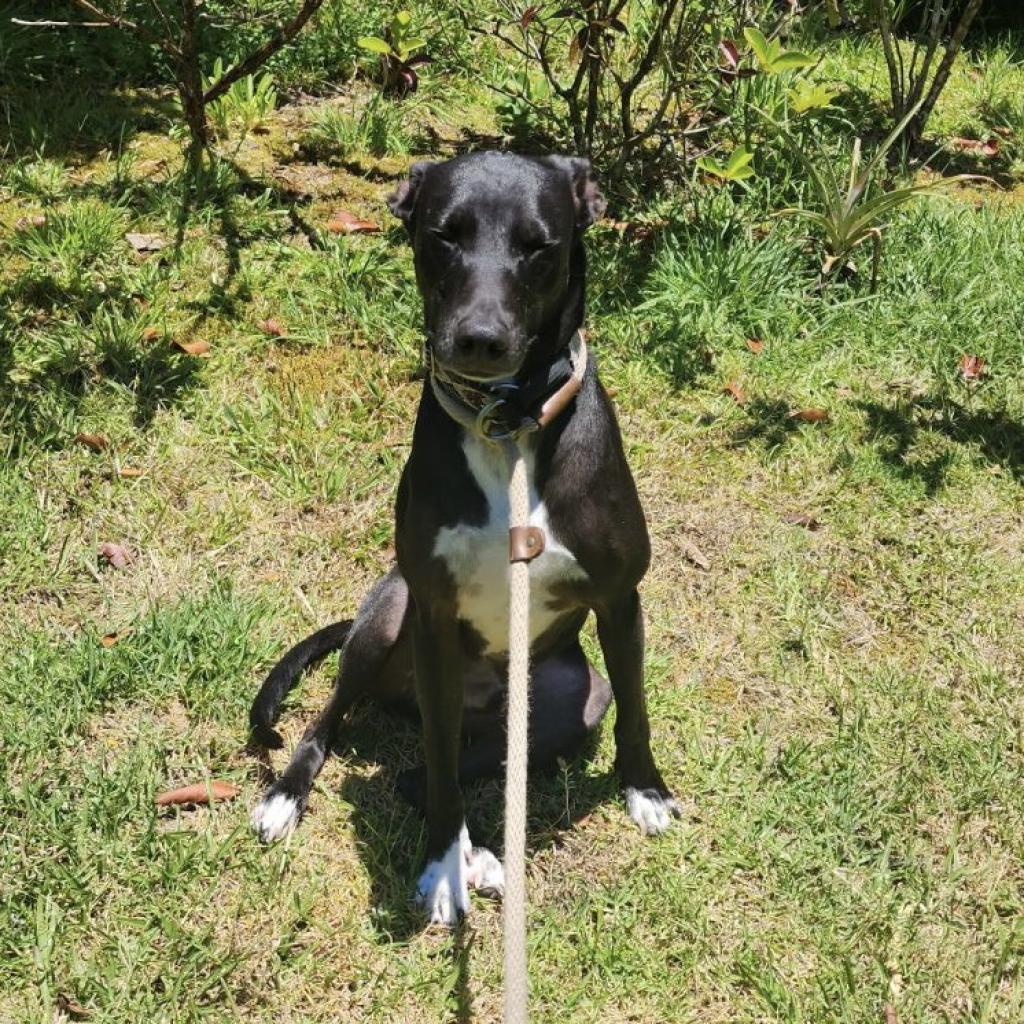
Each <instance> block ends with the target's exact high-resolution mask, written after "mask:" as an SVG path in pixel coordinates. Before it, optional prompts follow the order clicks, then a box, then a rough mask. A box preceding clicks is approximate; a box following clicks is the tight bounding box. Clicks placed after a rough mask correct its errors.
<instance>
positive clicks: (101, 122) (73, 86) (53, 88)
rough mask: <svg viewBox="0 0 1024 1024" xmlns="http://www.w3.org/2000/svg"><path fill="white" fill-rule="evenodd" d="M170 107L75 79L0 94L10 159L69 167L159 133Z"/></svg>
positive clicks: (161, 99)
mask: <svg viewBox="0 0 1024 1024" xmlns="http://www.w3.org/2000/svg"><path fill="white" fill-rule="evenodd" d="M173 116H174V104H173V102H172V101H171V100H170V99H168V98H165V97H161V96H158V95H156V94H154V93H150V92H129V91H126V90H122V89H115V88H113V87H112V88H109V89H98V88H96V87H94V86H90V85H89V84H88V83H84V82H82V81H80V80H77V79H63V80H60V81H56V82H53V83H46V82H41V81H38V80H35V81H32V82H31V84H27V85H17V86H15V87H14V88H12V89H11V90H10V91H9V92H7V93H6V94H4V93H3V92H2V91H0V123H3V124H4V125H5V127H6V128H8V129H9V133H10V138H9V142H10V146H11V153H12V154H13V155H15V156H18V155H24V154H30V153H42V154H43V155H45V156H47V157H49V158H51V159H67V160H70V162H72V163H76V162H80V161H88V160H91V159H93V158H94V157H96V156H98V155H99V154H100V153H102V152H103V151H104V150H111V151H116V150H117V149H119V148H121V147H123V146H124V145H125V144H126V143H128V142H130V141H131V140H132V139H133V138H134V137H135V136H136V135H138V134H139V133H140V132H145V131H163V130H165V129H166V127H167V125H168V124H169V123H170V121H171V119H172V118H173Z"/></svg>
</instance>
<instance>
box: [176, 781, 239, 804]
mask: <svg viewBox="0 0 1024 1024" xmlns="http://www.w3.org/2000/svg"><path fill="white" fill-rule="evenodd" d="M240 792H241V790H240V789H239V788H238V786H235V785H233V784H232V783H230V782H217V781H211V782H197V783H196V784H195V785H193V786H182V788H181V789H171V790H168V791H167V792H166V793H161V794H160V795H159V796H158V797H157V798H156V805H157V807H168V806H170V805H172V804H174V805H180V804H210V803H214V802H215V801H217V800H233V799H234V798H235V797H236V796H238V794H239V793H240Z"/></svg>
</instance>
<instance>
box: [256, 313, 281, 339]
mask: <svg viewBox="0 0 1024 1024" xmlns="http://www.w3.org/2000/svg"><path fill="white" fill-rule="evenodd" d="M256 326H257V327H258V328H259V329H260V330H261V331H263V333H264V334H269V335H271V336H272V337H274V338H280V337H281V335H282V334H284V327H283V326H282V325H281V323H280V321H278V320H274V319H273V318H271V319H270V320H261V321H260V322H259V323H258V324H257V325H256Z"/></svg>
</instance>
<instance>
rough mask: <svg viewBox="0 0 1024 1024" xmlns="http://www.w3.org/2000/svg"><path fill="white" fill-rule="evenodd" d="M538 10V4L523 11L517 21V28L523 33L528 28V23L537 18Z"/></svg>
mask: <svg viewBox="0 0 1024 1024" xmlns="http://www.w3.org/2000/svg"><path fill="white" fill-rule="evenodd" d="M539 10H540V4H531V5H530V6H529V7H527V8H526V10H525V11H523V13H522V16H521V17H520V19H519V27H520V28H521V29H523V30H524V31H525V30H526V29H528V28H529V27H530V22H532V21H533V19H534V18H536V17H537V12H538V11H539Z"/></svg>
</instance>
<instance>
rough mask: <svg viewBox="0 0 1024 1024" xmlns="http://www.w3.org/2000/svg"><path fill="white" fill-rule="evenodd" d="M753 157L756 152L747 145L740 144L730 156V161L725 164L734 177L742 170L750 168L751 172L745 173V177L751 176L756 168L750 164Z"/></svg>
mask: <svg viewBox="0 0 1024 1024" xmlns="http://www.w3.org/2000/svg"><path fill="white" fill-rule="evenodd" d="M753 159H754V154H753V153H751V152H750V151H749V150H748V149H747V148H746V147H745V146H740V147H738V148H737V149H735V150H733V153H732V156H730V157H729V162H728V163H727V164H726V165H725V168H726V170H727V171H729V173H730V174H732V175H733V176H734V177H735V176H736V175H737V174H739V173H740V172H741V171H744V170H747V169H748V168H749V174H745V175H744V177H750V175H751V174H753V173H754V169H753V168H752V167H750V166H749V165H750V162H751V161H752V160H753Z"/></svg>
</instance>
